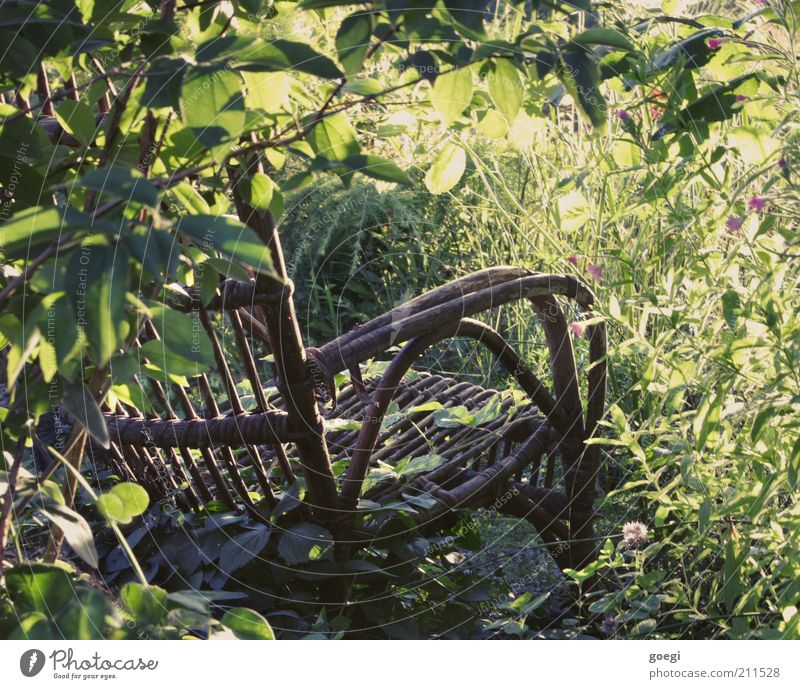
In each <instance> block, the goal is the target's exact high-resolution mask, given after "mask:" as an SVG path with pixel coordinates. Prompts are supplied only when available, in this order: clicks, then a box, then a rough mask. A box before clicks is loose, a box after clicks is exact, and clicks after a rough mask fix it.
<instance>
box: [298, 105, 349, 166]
mask: <svg viewBox="0 0 800 689" xmlns="http://www.w3.org/2000/svg"><path fill="white" fill-rule="evenodd" d="M308 143H309V144H311V148H313V149H314V152H315V153H317V154H319V155H321V156H324V157H325V158H328V159H329V160H344V159H345V158H348V157H350V156H352V155H356V154H357V153H358V152H359V146H358V141H357V140H356V130H355V129H353V125H351V124H350V121H349V120H348V119H347V117H346V116H345V115H344V113H341V112H340V113H336V114H335V115H329V116H328V117H325V118H324V119H323V120H321V121H320V122H319V123H317V124H316V125H315V126H314V128H313V129H312V130H311V131H310V132H309V134H308Z"/></svg>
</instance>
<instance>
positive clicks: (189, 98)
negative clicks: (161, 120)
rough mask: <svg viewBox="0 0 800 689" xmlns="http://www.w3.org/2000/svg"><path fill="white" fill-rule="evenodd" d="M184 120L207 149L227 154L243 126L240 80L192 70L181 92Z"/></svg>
mask: <svg viewBox="0 0 800 689" xmlns="http://www.w3.org/2000/svg"><path fill="white" fill-rule="evenodd" d="M181 111H182V113H183V120H184V122H185V123H186V125H187V126H188V127H189V128H190V129H191V130H192V132H193V133H194V135H195V136H196V137H197V140H198V141H199V142H200V143H201V144H202V145H203V146H205V147H206V148H208V149H216V148H217V147H222V148H223V150H228V149H229V148H230V147H232V145H233V144H234V143H235V142H236V141H237V140H238V138H239V137H240V136H241V135H242V133H243V131H244V126H245V121H246V117H245V112H244V100H243V96H242V80H241V79H240V77H239V75H238V74H237V73H235V72H232V71H229V70H226V69H208V68H199V67H192V68H190V69H188V70H187V72H186V76H185V77H184V80H183V89H182V91H181Z"/></svg>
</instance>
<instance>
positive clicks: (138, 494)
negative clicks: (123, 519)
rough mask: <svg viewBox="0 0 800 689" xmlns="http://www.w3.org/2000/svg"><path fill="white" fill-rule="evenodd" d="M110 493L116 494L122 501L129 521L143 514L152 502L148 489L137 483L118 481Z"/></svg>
mask: <svg viewBox="0 0 800 689" xmlns="http://www.w3.org/2000/svg"><path fill="white" fill-rule="evenodd" d="M109 494H110V495H114V496H116V497H117V498H119V500H120V501H121V502H122V507H123V509H124V510H125V514H126V515H127V516H128V521H131V519H132V518H133V517H138V516H139V515H140V514H143V513H144V511H145V510H146V509H147V506H148V505H149V504H150V497H149V496H148V495H147V491H146V490H145V489H144V488H142V487H141V486H140V485H137V484H136V483H128V482H125V483H118V484H117V485H116V486H114V487H113V488H112V489H111V491H110V493H109Z"/></svg>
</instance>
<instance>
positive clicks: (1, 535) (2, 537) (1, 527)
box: [0, 437, 25, 577]
mask: <svg viewBox="0 0 800 689" xmlns="http://www.w3.org/2000/svg"><path fill="white" fill-rule="evenodd" d="M24 449H25V438H24V437H20V439H19V442H18V443H17V458H16V461H15V462H14V464H13V465H12V466H11V470H10V471H9V472H8V488H7V489H6V494H5V497H4V498H3V508H2V511H0V577H2V576H3V560H4V559H5V554H6V538H7V537H8V530H9V527H10V526H11V522H10V517H11V508H12V506H13V504H14V493H15V491H16V487H17V479H18V478H19V470H20V469H21V468H22V453H23V451H24Z"/></svg>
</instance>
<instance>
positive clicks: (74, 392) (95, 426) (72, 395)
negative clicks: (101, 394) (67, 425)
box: [62, 382, 111, 448]
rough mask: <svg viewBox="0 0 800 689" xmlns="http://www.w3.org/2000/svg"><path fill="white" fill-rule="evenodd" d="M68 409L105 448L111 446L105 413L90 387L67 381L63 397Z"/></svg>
mask: <svg viewBox="0 0 800 689" xmlns="http://www.w3.org/2000/svg"><path fill="white" fill-rule="evenodd" d="M62 402H63V404H64V406H65V407H66V408H67V411H68V412H69V413H70V414H72V415H73V416H74V417H75V418H76V419H77V421H78V423H80V424H81V425H82V426H83V427H84V428H85V429H86V430H87V431H89V434H90V435H91V436H92V437H93V438H94V439H95V440H96V441H97V442H98V443H100V445H102V446H103V447H105V448H108V447H110V445H111V438H110V436H109V434H108V427H107V426H106V422H105V420H104V419H103V413H102V412H101V411H100V407H99V406H98V405H97V401H96V400H95V399H94V397H93V396H92V394H91V393H90V392H89V390H88V388H87V387H86V386H85V385H83V384H82V383H80V382H79V383H65V385H64V397H63V399H62Z"/></svg>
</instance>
